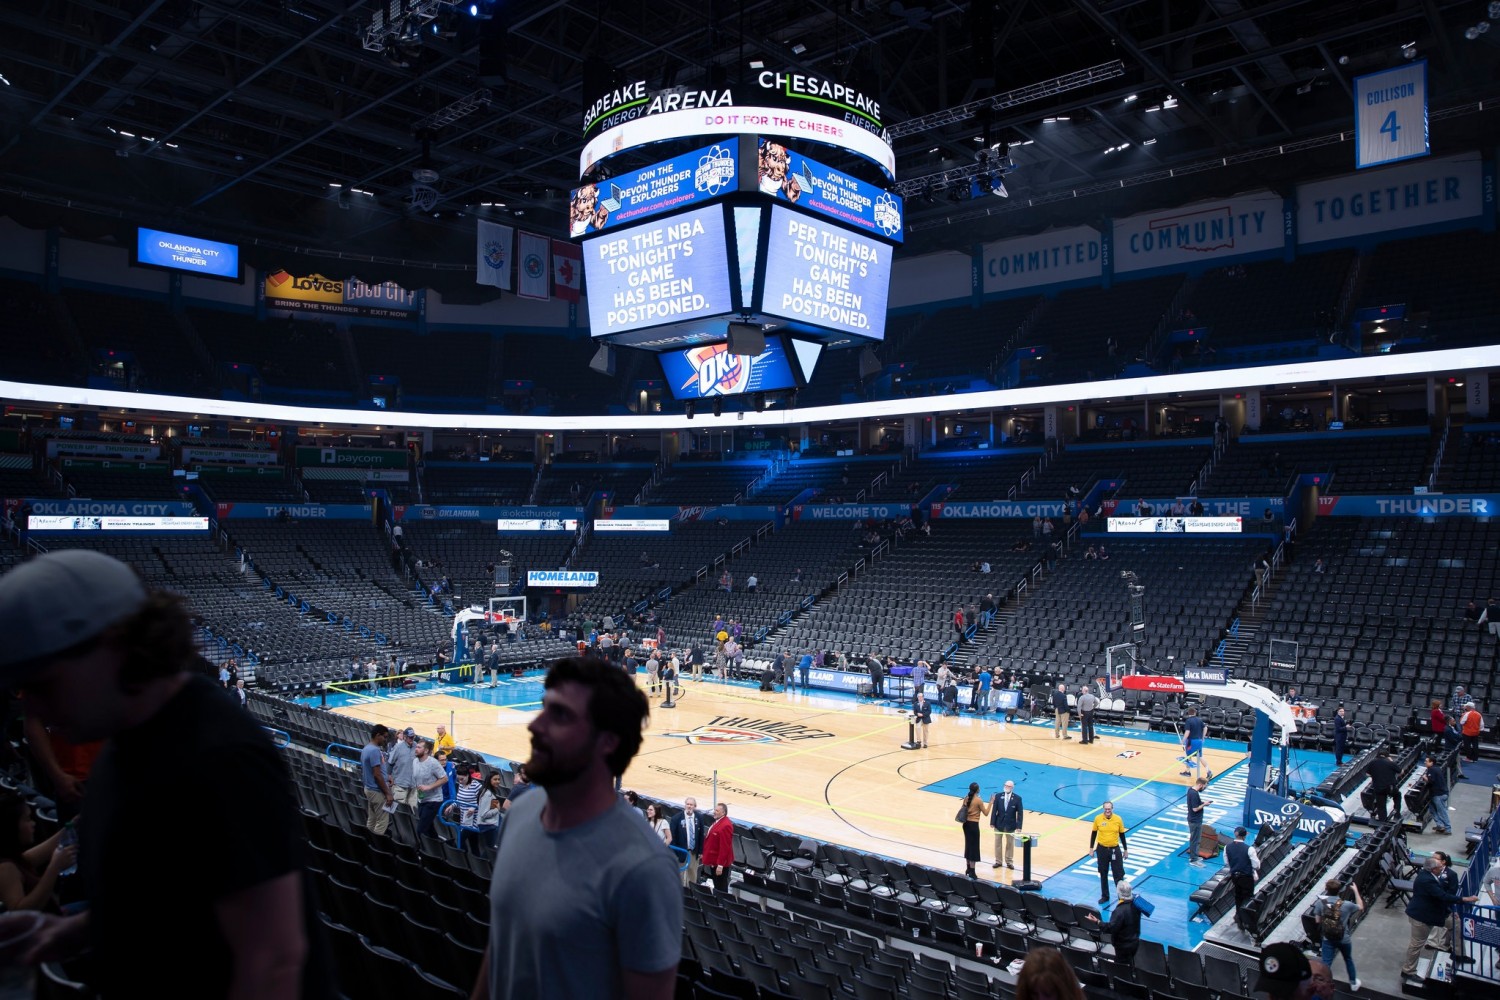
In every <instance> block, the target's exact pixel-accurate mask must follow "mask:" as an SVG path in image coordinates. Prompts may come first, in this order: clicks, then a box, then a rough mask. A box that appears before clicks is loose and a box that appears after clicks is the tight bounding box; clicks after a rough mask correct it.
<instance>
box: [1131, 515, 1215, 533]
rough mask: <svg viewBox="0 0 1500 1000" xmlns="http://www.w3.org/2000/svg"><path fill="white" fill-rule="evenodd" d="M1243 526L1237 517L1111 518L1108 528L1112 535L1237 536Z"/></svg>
mask: <svg viewBox="0 0 1500 1000" xmlns="http://www.w3.org/2000/svg"><path fill="white" fill-rule="evenodd" d="M1243 524H1244V522H1243V519H1242V518H1238V517H1111V518H1110V519H1109V521H1108V528H1109V533H1110V534H1112V535H1113V534H1127V535H1153V534H1164V535H1238V534H1239V533H1240V532H1241V531H1242V530H1243Z"/></svg>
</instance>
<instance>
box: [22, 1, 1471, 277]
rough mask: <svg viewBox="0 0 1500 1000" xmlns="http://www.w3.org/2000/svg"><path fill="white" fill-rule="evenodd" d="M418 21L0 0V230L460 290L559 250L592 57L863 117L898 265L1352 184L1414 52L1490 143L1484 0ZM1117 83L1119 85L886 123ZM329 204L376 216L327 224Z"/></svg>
mask: <svg viewBox="0 0 1500 1000" xmlns="http://www.w3.org/2000/svg"><path fill="white" fill-rule="evenodd" d="M404 2H405V3H406V4H407V6H408V7H410V6H411V4H412V3H413V2H414V0H404ZM415 2H417V3H419V4H425V5H426V6H428V7H431V8H434V9H437V10H438V11H439V16H438V17H437V19H436V20H435V21H431V22H428V23H425V24H424V25H423V28H422V30H421V32H420V33H419V34H420V39H421V40H420V42H418V43H415V44H410V43H408V44H404V45H401V44H394V43H392V44H390V45H387V46H386V48H385V50H384V51H369V50H367V49H366V48H365V47H364V46H363V45H362V43H361V37H362V35H363V34H364V33H366V31H367V30H368V28H369V26H370V23H371V21H372V17H373V15H374V13H375V12H376V11H377V10H382V9H383V10H388V9H389V7H390V6H391V3H390V0H353V2H348V3H335V2H333V0H279V2H278V0H118V2H112V0H84V2H46V0H41V2H35V3H28V4H18V3H7V4H4V5H0V26H3V28H4V30H3V32H0V74H3V75H4V78H5V80H6V82H7V83H8V84H9V85H8V86H0V211H4V212H5V213H6V214H10V215H12V216H14V217H16V218H18V219H20V220H21V221H22V222H24V223H25V224H28V225H42V224H61V225H64V226H66V227H67V228H68V229H69V231H71V232H74V233H77V234H79V235H83V236H86V237H105V236H115V237H116V238H122V237H123V236H124V235H125V233H126V232H127V230H128V227H129V226H132V225H134V224H136V223H143V222H144V223H151V224H156V225H162V226H165V227H167V228H171V227H174V226H175V227H178V228H181V229H184V230H187V231H189V232H192V233H194V234H198V235H206V236H221V237H224V238H230V239H238V240H241V241H243V242H247V243H254V242H256V241H259V243H260V246H261V249H260V251H259V252H260V254H261V256H265V255H271V254H278V253H282V254H284V253H285V251H286V250H287V249H288V248H293V247H316V248H321V249H322V250H324V251H326V252H328V253H330V254H341V255H346V256H349V257H355V258H361V257H363V258H374V259H376V260H377V261H380V262H382V264H383V265H384V266H386V267H387V268H388V269H396V270H405V268H401V267H399V265H398V262H407V263H408V264H413V265H419V266H421V265H429V264H430V265H435V266H436V268H437V270H438V271H439V272H442V271H448V272H450V275H449V277H450V279H452V280H453V281H458V280H460V278H461V274H462V269H464V268H467V267H470V266H472V255H473V249H472V247H473V236H472V223H473V218H474V216H475V215H478V214H490V215H494V216H499V217H503V218H507V219H509V218H513V217H515V216H520V217H521V219H520V221H519V223H518V224H520V225H523V226H525V227H527V228H531V229H535V230H537V231H542V232H551V233H556V234H561V233H562V231H563V229H564V217H563V212H562V209H563V205H564V196H565V193H566V189H567V188H569V187H570V186H572V185H574V184H575V183H576V182H577V180H578V177H577V169H578V151H579V147H580V145H581V143H580V140H579V136H578V132H577V129H576V125H577V123H578V121H579V119H580V114H581V111H582V94H581V86H580V81H581V79H582V77H583V75H584V66H585V63H586V62H590V61H599V62H604V63H609V64H611V65H613V66H614V67H615V68H616V69H618V70H619V71H620V72H621V73H622V75H624V76H625V77H628V78H645V79H646V80H647V81H649V82H651V83H653V84H655V85H660V84H663V83H675V84H678V85H690V84H699V83H703V82H705V81H716V80H726V79H727V80H730V81H733V80H736V79H738V78H739V75H740V73H741V68H742V67H745V66H746V65H747V64H748V63H749V61H750V60H752V59H759V60H763V61H764V62H765V63H766V64H767V66H768V67H770V68H784V69H798V70H805V71H808V72H811V73H814V74H817V75H820V76H823V77H832V78H840V79H846V80H849V81H850V82H854V83H856V84H858V85H860V86H861V87H862V88H863V89H865V90H866V91H870V92H875V93H877V94H879V95H880V97H881V99H882V103H883V111H884V117H885V120H886V121H887V123H891V124H894V125H895V131H896V132H898V133H902V134H900V135H899V137H898V138H897V139H896V150H897V164H898V171H899V177H900V179H902V180H903V181H906V182H908V183H907V190H908V192H909V193H910V194H911V197H910V198H909V209H908V224H909V227H910V229H911V232H910V233H909V234H908V239H909V247H910V248H911V249H915V250H918V251H930V250H936V249H962V248H966V247H968V246H969V245H971V244H972V243H974V242H977V241H980V240H983V239H993V238H996V237H997V236H1000V235H1005V234H1008V233H1014V232H1018V231H1034V230H1037V229H1040V228H1043V227H1045V226H1047V225H1050V224H1055V223H1059V222H1078V221H1082V220H1086V219H1094V218H1102V217H1106V216H1109V215H1112V214H1122V213H1123V212H1126V211H1131V210H1135V209H1139V208H1141V207H1145V206H1149V205H1154V204H1171V203H1181V202H1183V201H1186V200H1189V199H1190V198H1192V197H1196V196H1199V195H1206V194H1210V193H1225V192H1228V191H1232V190H1236V189H1243V188H1248V187H1261V186H1268V185H1269V186H1272V187H1277V188H1285V187H1286V186H1287V185H1289V184H1290V182H1291V181H1292V180H1293V179H1295V178H1297V177H1305V176H1308V175H1309V174H1313V173H1320V172H1337V171H1342V170H1347V169H1351V168H1352V161H1353V155H1352V147H1351V144H1350V142H1349V141H1348V140H1349V136H1348V135H1347V131H1348V130H1349V129H1350V128H1351V122H1352V113H1351V108H1352V97H1351V90H1350V80H1351V78H1352V77H1353V76H1355V75H1358V74H1361V73H1365V72H1369V71H1371V70H1375V69H1380V68H1384V67H1387V66H1392V65H1397V64H1399V63H1401V62H1402V61H1403V60H1404V59H1405V58H1407V57H1408V56H1407V52H1404V51H1403V45H1405V44H1407V43H1414V46H1415V48H1414V49H1411V50H1407V51H1408V52H1411V53H1412V54H1413V55H1415V57H1417V58H1424V59H1427V60H1429V61H1430V66H1429V74H1430V85H1429V87H1430V93H1431V105H1432V111H1433V124H1432V135H1433V142H1434V149H1435V151H1437V152H1444V151H1452V150H1458V149H1464V148H1475V146H1488V145H1492V144H1493V143H1494V141H1495V137H1496V135H1497V134H1500V129H1497V127H1496V118H1495V115H1494V113H1493V112H1491V111H1488V110H1485V109H1484V108H1482V107H1481V104H1480V102H1482V101H1488V102H1494V101H1495V99H1496V98H1500V76H1497V58H1496V57H1497V55H1500V50H1497V48H1496V45H1497V43H1500V24H1497V25H1496V30H1495V31H1494V32H1486V33H1484V34H1480V35H1478V37H1477V38H1475V39H1472V40H1471V39H1467V38H1465V30H1466V29H1469V28H1471V27H1473V26H1475V25H1477V24H1479V23H1480V22H1481V21H1485V20H1487V18H1488V7H1489V4H1488V3H1487V2H1483V0H1463V2H1451V0H1448V2H1445V0H1370V2H1355V0H1261V2H1253V0H1202V2H1171V0H1155V2H1149V0H1146V2H1141V0H1099V2H1096V0H1011V2H1005V3H955V2H951V0H928V2H927V3H925V4H922V5H918V4H916V3H913V4H906V5H903V4H902V3H900V2H895V0H891V2H887V0H863V2H861V0H834V2H824V0H796V2H790V0H743V2H739V0H650V2H644V0H639V2H625V0H618V2H592V3H591V2H585V0H576V2H552V3H546V2H540V0H538V2H520V0H500V2H498V3H494V4H490V5H488V6H490V7H492V8H493V11H494V18H493V20H491V21H490V22H489V23H488V24H486V23H484V22H481V21H480V20H477V19H475V18H473V17H471V16H470V15H469V13H468V2H467V0H465V3H464V4H463V5H462V6H461V7H460V6H450V5H449V3H448V2H447V0H415ZM1497 13H1500V6H1497ZM484 31H489V32H490V33H491V34H490V39H491V40H490V41H489V42H487V43H486V48H487V52H488V54H490V55H491V56H493V55H495V54H496V53H497V52H498V53H501V54H502V56H503V66H502V67H501V68H502V69H503V73H504V79H503V81H498V80H497V81H494V82H493V83H492V84H491V85H489V86H488V91H489V94H488V96H489V101H488V103H477V107H475V108H474V110H471V111H469V112H468V113H466V114H456V113H457V112H459V111H462V110H463V109H464V107H465V105H464V102H465V100H466V99H470V101H471V103H474V100H473V99H474V98H475V97H476V95H477V96H479V97H482V96H484V95H483V94H482V93H481V91H482V88H485V87H486V84H485V83H484V82H483V80H482V79H481V66H480V48H481V39H480V35H481V32H484ZM799 49H800V50H801V51H798V50H799ZM1114 60H1119V61H1120V63H1121V65H1122V67H1123V72H1122V73H1121V74H1120V75H1118V76H1116V77H1114V78H1112V79H1107V80H1101V81H1100V82H1096V83H1092V84H1089V85H1087V86H1084V87H1082V88H1079V89H1074V90H1069V91H1067V92H1063V93H1056V94H1052V95H1047V94H1045V93H1043V96H1040V97H1038V98H1037V99H1034V100H1029V101H1027V102H1025V103H1021V104H1015V105H1009V106H1006V107H1005V108H1004V110H995V111H993V112H989V113H987V114H985V113H983V112H981V114H979V115H974V116H969V117H965V118H963V120H960V121H954V122H950V123H947V124H942V125H933V126H929V127H924V128H918V129H906V130H903V129H902V128H901V123H902V122H903V121H905V120H907V119H910V118H914V117H917V116H924V115H931V114H933V113H935V112H941V111H944V110H947V109H952V108H956V107H959V106H962V105H966V104H970V103H972V102H976V101H981V100H982V99H984V98H987V97H991V96H996V95H1000V96H1003V95H1006V94H1009V93H1011V92H1013V91H1015V90H1017V89H1018V88H1023V87H1028V86H1031V85H1035V84H1044V83H1046V82H1047V81H1051V80H1054V79H1056V78H1058V77H1061V76H1064V75H1066V74H1069V73H1074V72H1076V71H1079V70H1083V69H1086V68H1089V67H1093V66H1098V65H1101V64H1106V63H1109V62H1111V61H1114ZM595 65H597V63H595ZM485 69H486V71H487V78H491V79H492V77H489V76H488V73H489V72H492V71H493V69H494V67H492V66H487V67H485ZM1047 89H1049V88H1046V87H1043V88H1041V90H1042V91H1044V92H1045V91H1046V90H1047ZM1132 95H1134V97H1133V99H1132ZM1173 101H1175V102H1176V106H1175V107H1171V106H1170V105H1171V103H1172V102H1173ZM1152 109H1157V110H1152ZM949 117H960V116H949ZM446 118H453V119H454V120H451V121H447V120H445V119H446ZM1047 118H1058V119H1060V118H1066V119H1067V120H1066V121H1062V120H1059V121H1053V122H1051V123H1045V122H1044V119H1047ZM986 119H988V120H986ZM424 129H425V131H426V133H427V135H428V136H429V142H428V144H427V145H428V148H427V149H426V150H425V152H424V144H423V142H422V141H421V139H420V138H419V137H418V136H419V133H420V132H422V131H423V130H424ZM1341 133H1344V134H1341ZM986 137H988V140H989V144H994V143H1001V142H1005V143H1009V144H1010V147H1009V149H1010V153H1011V156H1012V157H1013V158H1014V160H1015V162H1016V166H1017V169H1016V171H1015V172H1014V173H1013V174H1010V175H1009V176H1007V178H1006V186H1007V188H1008V190H1009V192H1010V197H1009V198H1007V199H1000V198H995V197H993V196H989V195H984V196H982V197H979V198H970V197H968V183H967V181H966V180H964V181H957V182H955V181H952V178H953V176H954V175H953V173H952V171H954V170H956V169H957V170H960V172H961V170H962V168H971V169H972V166H973V163H974V155H975V152H976V151H977V150H980V149H983V148H986V145H987V144H986V142H985V141H984V140H985V138H986ZM1147 140H1155V142H1153V143H1150V144H1147ZM1127 143H1128V145H1124V144H1127ZM1122 145H1123V146H1124V148H1117V149H1116V150H1115V151H1114V152H1110V153H1106V152H1105V151H1106V150H1107V149H1109V148H1111V147H1121V146H1122ZM422 166H428V167H430V168H431V169H432V170H434V171H435V172H436V174H437V178H436V180H435V181H433V182H432V183H431V184H430V187H431V188H432V189H433V190H434V191H435V192H436V200H435V203H433V204H432V205H431V206H428V205H425V204H418V205H416V206H414V205H413V204H412V202H413V176H412V174H413V170H414V169H416V168H419V167H422ZM945 171H946V172H947V173H946V174H945ZM1169 180H1170V182H1167V181H1169ZM339 185H344V186H346V188H347V189H349V190H350V191H351V192H352V191H353V189H359V191H361V192H369V194H353V193H351V194H348V195H346V196H345V198H344V199H343V200H344V201H346V202H348V204H347V207H345V208H341V206H340V198H339V196H338V186H339ZM484 202H503V203H504V205H505V207H504V208H494V207H491V208H485V207H482V205H483V203H484ZM249 256H250V259H251V260H252V262H254V260H255V257H256V252H255V251H251V253H250V254H249ZM429 283H432V282H429ZM446 283H447V282H440V284H446Z"/></svg>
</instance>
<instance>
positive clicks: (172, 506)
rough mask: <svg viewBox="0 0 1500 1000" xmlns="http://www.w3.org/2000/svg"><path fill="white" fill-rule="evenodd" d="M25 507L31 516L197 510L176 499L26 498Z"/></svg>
mask: <svg viewBox="0 0 1500 1000" xmlns="http://www.w3.org/2000/svg"><path fill="white" fill-rule="evenodd" d="M25 503H26V506H28V507H30V508H31V512H32V513H33V514H53V515H60V516H61V515H66V516H70V517H195V516H197V515H198V514H199V513H201V512H200V511H199V510H198V508H197V507H194V506H193V505H192V504H190V503H184V502H182V501H180V500H86V499H83V498H81V497H75V498H74V499H71V500H43V499H41V498H39V497H28V498H27V499H26V501H25Z"/></svg>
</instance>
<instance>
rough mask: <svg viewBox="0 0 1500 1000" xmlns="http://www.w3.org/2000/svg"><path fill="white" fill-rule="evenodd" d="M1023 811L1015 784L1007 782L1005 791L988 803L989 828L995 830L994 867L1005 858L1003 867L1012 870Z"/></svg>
mask: <svg viewBox="0 0 1500 1000" xmlns="http://www.w3.org/2000/svg"><path fill="white" fill-rule="evenodd" d="M1024 816H1025V810H1024V809H1023V808H1022V806H1021V796H1019V795H1017V794H1016V783H1015V782H1014V781H1007V782H1006V783H1005V790H1004V791H1001V792H996V793H995V798H994V799H993V800H992V801H991V802H990V826H992V827H994V829H995V867H996V868H999V867H1000V858H1001V856H1002V855H1003V856H1004V858H1005V867H1007V868H1011V869H1014V868H1015V867H1016V866H1015V864H1014V859H1015V849H1016V835H1017V834H1019V833H1020V832H1021V821H1022V818H1023V817H1024Z"/></svg>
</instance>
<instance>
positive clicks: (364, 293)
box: [261, 269, 419, 319]
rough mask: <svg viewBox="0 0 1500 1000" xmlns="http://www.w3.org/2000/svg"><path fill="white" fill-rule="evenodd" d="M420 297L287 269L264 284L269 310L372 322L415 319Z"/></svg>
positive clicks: (391, 286) (394, 287)
mask: <svg viewBox="0 0 1500 1000" xmlns="http://www.w3.org/2000/svg"><path fill="white" fill-rule="evenodd" d="M418 294H419V293H417V292H415V291H412V290H410V289H406V288H402V287H401V286H400V285H398V284H396V283H395V282H390V281H387V282H382V283H380V284H375V285H371V284H366V283H365V282H363V281H360V280H359V279H358V278H329V277H327V276H325V275H322V274H317V273H313V274H306V275H297V274H292V273H291V272H289V271H286V270H284V269H282V270H276V271H272V272H271V273H269V274H267V275H266V276H265V280H264V281H263V282H261V298H262V299H263V300H264V301H265V304H266V308H267V309H285V310H289V311H292V312H311V313H324V314H332V315H339V316H356V317H361V318H369V319H411V318H412V317H413V316H414V315H415V313H416V311H417V308H418Z"/></svg>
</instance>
